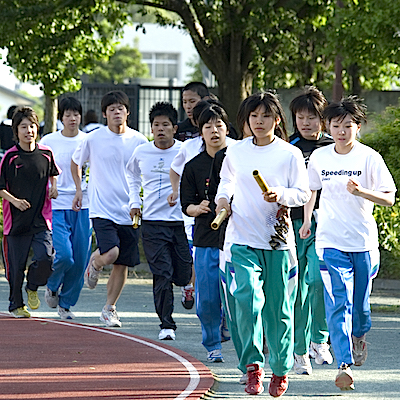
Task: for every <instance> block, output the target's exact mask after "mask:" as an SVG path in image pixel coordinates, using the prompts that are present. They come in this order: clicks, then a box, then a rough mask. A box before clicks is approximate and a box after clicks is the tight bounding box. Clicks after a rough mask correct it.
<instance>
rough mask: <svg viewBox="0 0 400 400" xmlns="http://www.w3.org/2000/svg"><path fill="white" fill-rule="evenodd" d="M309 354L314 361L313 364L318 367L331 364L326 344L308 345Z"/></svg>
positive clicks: (331, 360)
mask: <svg viewBox="0 0 400 400" xmlns="http://www.w3.org/2000/svg"><path fill="white" fill-rule="evenodd" d="M309 354H310V357H311V358H314V359H315V362H316V363H317V364H319V365H322V364H332V363H333V357H332V354H331V352H330V351H329V344H328V343H314V342H311V343H310V350H309Z"/></svg>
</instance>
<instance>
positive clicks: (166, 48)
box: [121, 24, 198, 86]
mask: <svg viewBox="0 0 400 400" xmlns="http://www.w3.org/2000/svg"><path fill="white" fill-rule="evenodd" d="M136 26H137V25H134V26H127V27H125V30H124V37H123V39H121V45H129V46H134V42H135V38H138V40H139V43H138V47H139V50H140V52H141V53H171V54H178V55H179V56H178V75H177V77H176V78H177V80H176V82H175V84H176V85H177V86H183V85H185V84H186V83H188V82H189V81H190V75H191V74H192V72H193V68H192V67H189V66H188V65H187V63H188V61H192V60H193V58H194V57H196V56H197V57H198V54H197V50H196V48H195V47H194V45H193V42H192V39H191V37H190V35H189V34H188V33H187V32H185V31H183V30H181V29H178V28H173V27H170V26H165V27H162V26H159V25H157V24H144V25H143V27H144V29H145V33H144V32H143V29H142V28H139V29H138V30H136Z"/></svg>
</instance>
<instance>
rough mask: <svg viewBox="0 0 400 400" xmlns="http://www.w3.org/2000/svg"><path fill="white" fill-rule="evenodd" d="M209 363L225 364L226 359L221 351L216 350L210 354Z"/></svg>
mask: <svg viewBox="0 0 400 400" xmlns="http://www.w3.org/2000/svg"><path fill="white" fill-rule="evenodd" d="M207 361H208V362H224V358H223V357H222V354H221V350H219V349H215V350H211V351H209V352H208V356H207Z"/></svg>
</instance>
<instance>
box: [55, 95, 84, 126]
mask: <svg viewBox="0 0 400 400" xmlns="http://www.w3.org/2000/svg"><path fill="white" fill-rule="evenodd" d="M67 110H71V111H78V113H79V114H80V116H82V104H81V102H80V101H79V100H78V99H76V98H75V97H64V98H63V99H62V100H61V101H60V104H59V105H58V119H59V120H60V121H61V120H62V118H63V116H64V113H65V111H67Z"/></svg>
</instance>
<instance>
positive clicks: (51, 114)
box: [43, 95, 58, 135]
mask: <svg viewBox="0 0 400 400" xmlns="http://www.w3.org/2000/svg"><path fill="white" fill-rule="evenodd" d="M45 98H46V102H45V109H44V128H43V134H44V135H45V134H46V133H50V132H55V131H56V130H57V108H58V100H57V99H56V98H53V97H50V96H48V95H46V96H45Z"/></svg>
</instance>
